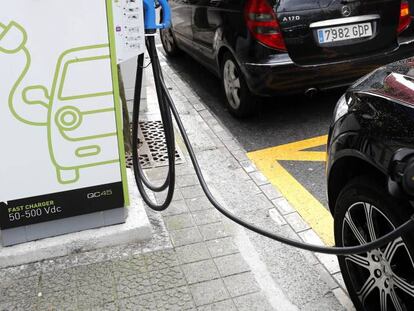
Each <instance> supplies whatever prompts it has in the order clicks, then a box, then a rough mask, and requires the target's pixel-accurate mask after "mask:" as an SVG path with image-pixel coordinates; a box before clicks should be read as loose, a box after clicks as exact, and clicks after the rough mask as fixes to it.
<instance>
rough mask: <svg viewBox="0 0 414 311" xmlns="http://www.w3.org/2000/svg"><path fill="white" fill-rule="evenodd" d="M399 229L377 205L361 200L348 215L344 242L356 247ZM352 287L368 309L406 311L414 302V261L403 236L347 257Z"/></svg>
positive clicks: (343, 227) (346, 261) (349, 210)
mask: <svg viewBox="0 0 414 311" xmlns="http://www.w3.org/2000/svg"><path fill="white" fill-rule="evenodd" d="M393 229H395V226H394V224H393V223H392V222H391V220H390V219H389V218H388V217H387V216H386V215H385V214H384V213H382V212H381V211H380V210H379V209H378V208H376V207H375V206H373V205H371V204H369V203H366V202H358V203H355V204H353V205H352V206H351V207H350V208H349V209H348V211H347V212H346V214H345V218H344V220H343V223H342V243H343V245H345V246H355V245H358V244H365V243H367V242H370V241H373V240H375V239H377V238H378V237H381V236H383V235H385V234H386V233H388V232H390V231H392V230H393ZM344 260H345V265H346V269H347V272H348V275H349V277H350V279H351V282H352V288H353V289H354V290H355V293H356V295H357V296H358V297H359V300H360V301H361V303H362V305H363V306H364V308H365V309H366V310H369V311H371V310H379V311H388V310H396V311H400V310H401V311H404V310H410V309H411V307H412V305H413V304H414V263H413V260H412V257H411V254H410V252H409V251H408V248H407V245H406V244H405V242H404V240H403V239H402V238H401V237H400V238H398V239H396V240H394V241H393V242H390V243H388V244H387V245H385V246H384V247H382V248H381V249H376V250H373V251H371V252H368V253H365V254H359V255H352V256H344Z"/></svg>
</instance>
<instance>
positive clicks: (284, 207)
mask: <svg viewBox="0 0 414 311" xmlns="http://www.w3.org/2000/svg"><path fill="white" fill-rule="evenodd" d="M272 203H273V204H274V205H275V206H276V208H277V209H278V211H279V212H280V213H281V214H282V215H287V214H290V213H293V212H295V209H294V208H293V207H292V206H291V205H290V204H289V202H288V201H286V199H285V198H279V199H276V200H272Z"/></svg>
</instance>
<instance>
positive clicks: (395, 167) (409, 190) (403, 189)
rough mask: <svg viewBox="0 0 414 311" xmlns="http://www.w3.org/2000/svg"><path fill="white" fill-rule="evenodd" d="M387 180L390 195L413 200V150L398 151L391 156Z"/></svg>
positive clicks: (403, 149)
mask: <svg viewBox="0 0 414 311" xmlns="http://www.w3.org/2000/svg"><path fill="white" fill-rule="evenodd" d="M389 176H390V177H389V178H388V191H389V193H390V194H391V195H393V196H395V197H398V198H404V197H407V196H408V197H410V198H414V149H408V148H402V149H399V150H398V151H397V152H396V153H395V154H394V156H393V158H392V160H391V163H390V168H389Z"/></svg>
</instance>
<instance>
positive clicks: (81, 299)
mask: <svg viewBox="0 0 414 311" xmlns="http://www.w3.org/2000/svg"><path fill="white" fill-rule="evenodd" d="M77 292H78V294H77V302H78V308H79V309H84V308H86V307H93V306H98V305H103V304H105V303H109V302H113V301H114V300H115V298H116V289H115V287H114V286H113V284H110V283H109V282H108V283H95V284H94V285H93V286H89V285H88V286H82V287H79V288H78V291H77Z"/></svg>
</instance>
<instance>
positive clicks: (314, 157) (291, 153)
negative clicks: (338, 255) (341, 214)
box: [247, 135, 334, 245]
mask: <svg viewBox="0 0 414 311" xmlns="http://www.w3.org/2000/svg"><path fill="white" fill-rule="evenodd" d="M327 138H328V136H327V135H324V136H318V137H314V138H310V139H305V140H302V141H297V142H293V143H289V144H285V145H281V146H276V147H270V148H266V149H262V150H258V151H253V152H249V153H247V156H248V157H249V159H250V160H251V161H253V163H254V164H255V165H256V167H257V168H258V169H259V170H260V171H261V172H262V173H263V174H264V175H265V176H266V177H267V179H268V180H269V181H270V183H271V184H272V185H274V186H275V187H276V188H277V189H279V190H280V192H281V193H282V194H283V196H284V197H285V198H286V199H287V200H288V201H289V203H290V204H291V205H292V206H293V207H294V208H295V209H296V210H297V212H298V213H299V214H300V215H301V216H302V218H303V219H304V220H305V221H306V222H307V223H308V225H309V226H311V228H312V229H313V230H314V231H315V232H316V233H317V234H318V236H319V237H320V238H321V239H322V241H323V242H324V243H325V244H327V245H334V237H333V218H332V216H331V214H330V213H329V211H328V210H327V209H326V208H325V207H324V206H323V205H322V204H321V203H320V202H319V201H318V200H317V199H316V198H315V197H314V196H313V195H312V194H311V193H310V192H309V191H308V190H306V189H305V187H303V186H302V184H301V183H299V182H298V181H297V180H296V179H295V178H294V177H293V176H292V175H291V174H290V173H289V172H288V171H287V170H286V169H285V168H284V167H283V166H282V165H281V164H280V163H279V161H312V162H324V161H325V160H326V153H325V152H321V151H306V149H310V148H315V147H320V146H323V145H326V143H327Z"/></svg>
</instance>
